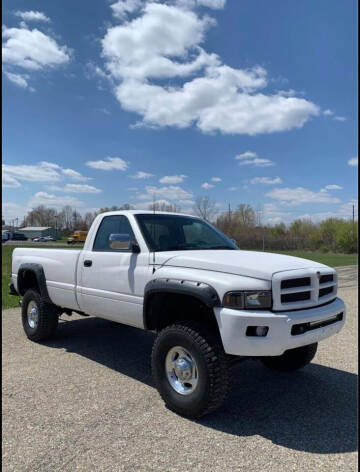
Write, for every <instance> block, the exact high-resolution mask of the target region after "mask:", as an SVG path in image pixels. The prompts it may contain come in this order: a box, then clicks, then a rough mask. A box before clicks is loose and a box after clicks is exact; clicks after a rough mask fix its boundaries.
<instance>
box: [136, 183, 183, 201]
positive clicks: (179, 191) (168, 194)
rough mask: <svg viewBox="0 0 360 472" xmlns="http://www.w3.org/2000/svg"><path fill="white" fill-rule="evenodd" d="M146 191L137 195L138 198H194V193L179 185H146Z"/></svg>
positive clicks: (150, 199)
mask: <svg viewBox="0 0 360 472" xmlns="http://www.w3.org/2000/svg"><path fill="white" fill-rule="evenodd" d="M145 189H146V193H142V194H139V195H137V197H136V198H137V199H138V200H149V201H152V200H153V198H154V196H155V198H165V199H166V200H189V199H191V198H192V193H190V192H188V191H186V190H184V189H183V188H181V187H179V186H177V185H169V186H166V187H154V186H147V187H145Z"/></svg>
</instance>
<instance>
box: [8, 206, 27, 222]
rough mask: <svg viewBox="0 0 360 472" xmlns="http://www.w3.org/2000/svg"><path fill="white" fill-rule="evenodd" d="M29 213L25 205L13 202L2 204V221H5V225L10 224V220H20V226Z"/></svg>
mask: <svg viewBox="0 0 360 472" xmlns="http://www.w3.org/2000/svg"><path fill="white" fill-rule="evenodd" d="M27 212H28V208H26V206H24V205H19V204H18V203H13V202H4V201H3V202H2V219H3V220H5V223H10V220H13V219H15V218H18V223H19V224H20V223H21V221H22V219H23V218H24V216H25V214H26V213H27Z"/></svg>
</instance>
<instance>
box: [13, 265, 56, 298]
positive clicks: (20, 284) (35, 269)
mask: <svg viewBox="0 0 360 472" xmlns="http://www.w3.org/2000/svg"><path fill="white" fill-rule="evenodd" d="M26 272H32V273H33V274H34V275H35V277H36V280H37V283H38V286H39V290H40V295H41V297H42V298H44V299H46V300H47V301H49V302H51V300H50V297H49V293H48V289H47V286H46V277H45V272H44V268H43V266H42V265H40V264H35V263H33V262H24V263H23V264H21V265H20V267H19V270H18V278H17V288H18V293H19V294H20V295H24V294H25V292H26V288H25V287H24V282H25V281H24V274H25V273H26Z"/></svg>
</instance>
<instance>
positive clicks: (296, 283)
mask: <svg viewBox="0 0 360 472" xmlns="http://www.w3.org/2000/svg"><path fill="white" fill-rule="evenodd" d="M304 285H311V279H310V277H300V278H298V279H288V280H283V281H282V282H281V288H294V287H303V286H304Z"/></svg>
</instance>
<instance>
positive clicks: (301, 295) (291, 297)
mask: <svg viewBox="0 0 360 472" xmlns="http://www.w3.org/2000/svg"><path fill="white" fill-rule="evenodd" d="M302 300H310V292H298V293H288V294H286V295H281V303H291V302H300V301H302Z"/></svg>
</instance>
